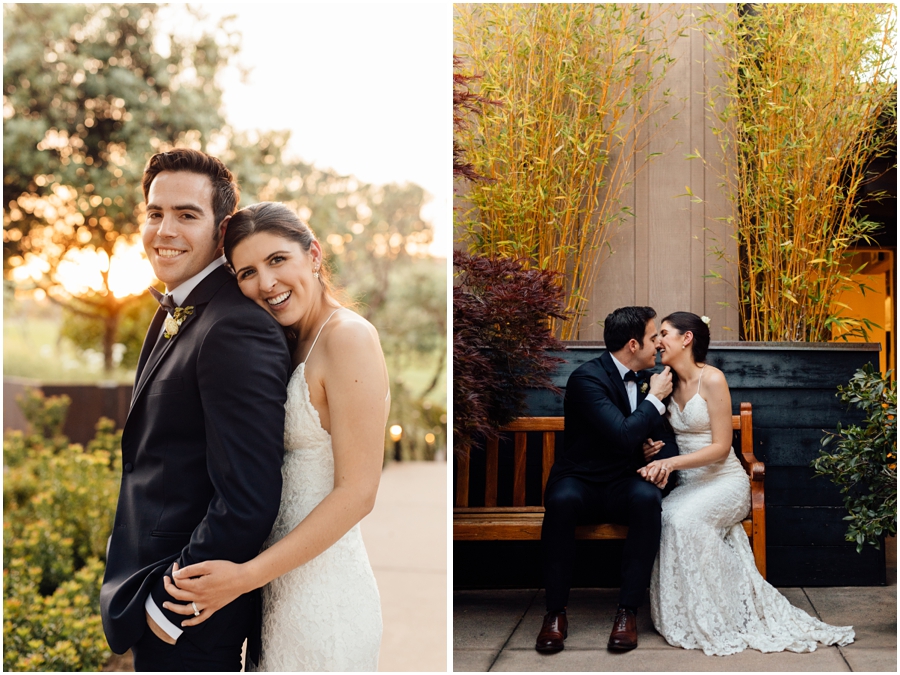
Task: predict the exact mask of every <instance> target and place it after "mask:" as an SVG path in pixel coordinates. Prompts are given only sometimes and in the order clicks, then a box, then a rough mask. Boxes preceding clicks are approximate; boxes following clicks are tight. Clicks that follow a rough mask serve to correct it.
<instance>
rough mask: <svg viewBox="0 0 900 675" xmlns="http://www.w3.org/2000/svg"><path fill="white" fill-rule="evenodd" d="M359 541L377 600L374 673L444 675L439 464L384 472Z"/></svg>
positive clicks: (443, 490) (443, 485)
mask: <svg viewBox="0 0 900 675" xmlns="http://www.w3.org/2000/svg"><path fill="white" fill-rule="evenodd" d="M362 533H363V539H364V540H365V542H366V549H367V550H368V552H369V560H370V561H371V563H372V569H373V570H374V572H375V578H376V580H377V581H378V590H379V591H380V592H381V606H382V614H383V619H384V636H383V638H382V642H381V656H380V658H379V663H378V669H379V670H380V671H382V672H384V671H420V672H421V671H425V672H429V671H439V672H446V671H447V669H448V663H447V463H446V462H406V463H403V464H389V465H388V466H387V468H385V470H384V473H383V474H382V476H381V486H380V487H379V489H378V498H377V499H376V501H375V508H374V509H373V510H372V513H370V514H369V515H368V516H367V517H366V518H365V519H364V520H363V522H362Z"/></svg>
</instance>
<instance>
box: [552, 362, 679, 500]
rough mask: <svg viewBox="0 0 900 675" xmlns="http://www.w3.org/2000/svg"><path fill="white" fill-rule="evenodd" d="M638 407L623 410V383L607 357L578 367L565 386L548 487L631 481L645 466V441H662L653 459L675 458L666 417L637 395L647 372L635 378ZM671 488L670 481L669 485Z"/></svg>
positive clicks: (625, 395) (625, 402)
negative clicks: (559, 444) (562, 428)
mask: <svg viewBox="0 0 900 675" xmlns="http://www.w3.org/2000/svg"><path fill="white" fill-rule="evenodd" d="M638 375H639V378H640V379H639V381H638V382H637V385H638V398H637V400H638V405H637V408H635V410H634V412H631V407H630V406H629V405H628V393H627V392H626V391H625V383H624V382H623V381H622V377H621V376H620V375H619V371H618V370H617V369H616V364H615V363H613V360H612V357H611V356H610V355H609V352H603V354H601V355H600V356H599V357H598V358H596V359H591V360H590V361H588V362H587V363H584V364H582V365H581V366H579V367H578V368H577V369H576V370H575V372H573V373H572V374H571V375H570V376H569V381H568V383H567V384H566V396H565V401H564V409H565V416H566V432H565V435H564V443H563V451H562V452H561V453H559V454H557V456H556V461H555V462H554V463H553V468H552V469H551V471H550V477H549V478H548V480H547V485H548V487H549V486H550V485H552V484H553V483H554V482H556V481H557V480H559V479H560V478H563V477H564V476H576V477H578V478H582V479H584V480H589V481H591V482H594V483H607V482H610V481H613V480H617V479H619V478H623V477H625V476H635V475H637V474H636V473H635V472H636V471H637V469H638V468H640V467H641V466H644V465H645V464H646V462H645V461H644V454H643V451H642V449H641V448H642V445H643V443H644V441H645V440H646V439H647V438H652V439H653V440H655V441H660V440H661V441H665V443H666V444H665V446H663V448H662V450H660V451H659V453H657V455H656V456H655V457H654V459H663V458H665V457H673V456H675V455H677V454H678V446H677V445H676V443H675V434H674V433H673V432H672V428H671V427H670V426H669V424H668V421H667V420H666V418H665V417H664V416H662V415H660V414H659V411H658V410H657V409H656V407H655V406H654V405H653V404H652V403H650V402H649V401H647V400H645V399H646V392H644V393H642V392H641V388H642V385H643V384H644V383H647V384H648V386H649V381H650V375H651V373H650V371H646V370H644V371H641V372H640V373H638ZM669 485H674V480H672V479H670V480H669Z"/></svg>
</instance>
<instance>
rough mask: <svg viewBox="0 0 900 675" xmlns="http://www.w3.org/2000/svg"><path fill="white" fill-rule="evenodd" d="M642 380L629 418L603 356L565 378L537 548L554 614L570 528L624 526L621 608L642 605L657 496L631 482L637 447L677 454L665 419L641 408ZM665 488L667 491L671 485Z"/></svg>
mask: <svg viewBox="0 0 900 675" xmlns="http://www.w3.org/2000/svg"><path fill="white" fill-rule="evenodd" d="M649 380H650V373H649V372H648V371H642V372H641V373H639V374H638V381H637V383H636V384H637V391H638V394H637V401H638V403H637V407H636V408H635V410H634V412H631V407H630V405H629V403H628V394H627V392H626V389H625V383H624V382H623V380H622V376H621V375H620V374H619V371H618V369H617V368H616V365H615V363H613V360H612V357H611V356H610V355H609V353H608V352H604V353H603V354H601V355H600V357H598V358H596V359H592V360H591V361H588V362H587V363H585V364H583V365H581V366H580V367H579V368H578V369H576V370H575V372H573V373H572V375H570V376H569V381H568V383H567V384H566V395H565V401H564V407H565V418H566V423H565V426H566V433H565V437H564V447H563V452H562V453H560V454H558V455H557V457H556V461H555V462H554V464H553V468H552V469H551V471H550V476H549V478H548V480H547V488H546V491H545V493H544V506H545V508H546V514H545V515H544V523H543V527H542V529H541V541H542V548H543V554H544V581H545V584H546V588H547V609H548V610H553V611H555V610H559V609H561V608H562V607H564V606H565V605H566V604H567V602H568V595H569V587H570V585H571V578H572V568H573V565H574V558H575V526H576V525H577V524H581V523H590V522H614V523H621V524H625V525H628V526H629V531H628V538H627V540H626V543H625V552H624V555H623V559H622V592H621V594H620V602H621V604H623V605H628V606H633V607H637V606H639V605H640V604H642V602H643V596H644V590H645V589H646V587H647V585H648V583H649V581H650V572H651V570H652V568H653V561H654V559H655V557H656V552H657V549H658V548H659V534H660V527H661V525H660V511H661V500H662V496H663V492H662V491H661V490H660V489H659V488H657V487H656V486H655V485H653V484H652V483H649V482H647V481H645V480H644V479H643V478H641V477H640V476H639V475H638V474H637V469H639V468H640V467H641V466H644V465H645V464H646V462H645V461H644V455H643V450H642V446H643V442H644V441H645V440H646V439H647V438H652V439H653V440H656V441H659V440H662V441H665V446H664V447H663V448H662V450H660V452H659V453H658V454H657V455H656V456H655V457H654V459H662V458H665V457H672V456H674V455H676V454H678V446H677V445H676V443H675V434H674V433H673V432H672V429H671V427H670V426H669V425H668V422H667V421H666V418H665V417H664V416H662V415H660V414H659V411H658V410H657V409H656V407H655V406H654V405H653V404H652V403H651V402H650V401H647V400H645V399H646V390H647V389H648V388H649ZM644 385H647V386H646V387H645V386H644ZM642 389H644V390H645V391H643V392H642V391H641V390H642ZM669 484H670V486H671V485H674V478H670V480H669Z"/></svg>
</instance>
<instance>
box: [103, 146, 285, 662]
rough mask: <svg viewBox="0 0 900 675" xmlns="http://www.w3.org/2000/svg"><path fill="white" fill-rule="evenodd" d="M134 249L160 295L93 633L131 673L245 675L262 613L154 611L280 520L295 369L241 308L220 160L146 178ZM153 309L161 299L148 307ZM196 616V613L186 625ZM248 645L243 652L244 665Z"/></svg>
mask: <svg viewBox="0 0 900 675" xmlns="http://www.w3.org/2000/svg"><path fill="white" fill-rule="evenodd" d="M143 189H144V197H145V199H146V201H147V221H146V223H145V225H144V228H143V242H144V249H145V251H146V252H147V256H148V257H149V259H150V263H151V264H152V266H153V270H154V272H155V273H156V277H157V278H158V279H159V280H160V281H162V282H164V283H165V285H166V290H167V291H168V293H167V294H166V295H165V296H161V295H160V297H159V298H158V299H159V300H160V304H161V307H160V308H159V309H158V310H157V312H156V316H155V317H154V318H153V322H152V323H151V324H150V328H149V330H148V331H147V337H146V338H145V340H144V346H143V349H142V350H141V355H140V360H139V364H138V369H137V376H136V380H135V386H134V394H133V397H132V401H131V409H130V411H129V413H128V419H127V421H126V423H125V429H124V432H123V434H122V466H123V474H122V484H121V491H120V494H119V504H118V507H117V509H116V517H115V526H114V528H113V533H112V536H110V541H109V546H108V549H107V562H106V574H105V576H104V579H103V587H102V589H101V591H100V608H101V614H102V617H103V628H104V630H105V631H106V636H107V640H108V641H109V644H110V647H111V648H112V650H113V651H114V652H116V653H124V652H125V651H126V650H128V649H129V648H131V649H132V651H133V653H134V665H135V670H138V671H213V670H214V671H228V670H231V671H239V670H240V668H241V646H242V644H243V642H244V639H245V638H247V637H248V636H252V635H253V633H254V630H255V631H256V635H257V636H258V616H259V598H258V593H257V594H247V595H244V596H241V597H240V598H238V599H237V600H235V601H234V602H232V603H231V604H230V605H227V606H226V607H224V608H222V609H220V610H219V611H218V612H216V613H215V614H214V615H213V616H212V617H210V619H209V620H208V621H205V622H203V623H201V624H199V625H196V626H190V627H182V626H181V621H182V619H183V618H184V617H182V616H180V615H179V614H176V613H174V612H171V611H169V610H168V609H167V608H166V607H165V606H164V603H166V602H167V601H169V602H171V601H173V600H174V599H173V598H172V597H171V596H169V595H168V594H167V593H166V591H165V588H164V584H163V577H164V576H170V577H171V573H172V569H173V563H178V565H179V566H180V567H184V566H186V565H190V564H192V563H196V562H201V561H204V560H213V559H223V560H231V561H233V562H237V563H240V562H244V561H247V560H249V559H250V558H253V557H254V556H255V555H256V554H257V553H258V552H259V550H260V547H261V545H262V544H263V542H264V540H265V538H266V537H267V535H268V534H269V531H270V530H271V527H272V523H273V522H274V520H275V517H276V515H277V513H278V508H279V502H280V496H281V464H282V459H283V454H284V445H283V434H284V403H285V398H286V387H287V381H288V376H289V373H290V367H291V362H290V355H289V353H288V348H287V344H286V341H285V337H284V333H283V331H282V329H281V327H280V326H279V325H278V324H277V323H276V322H275V320H274V319H273V318H272V317H271V316H270V315H269V314H268V313H267V312H266V311H265V310H264V309H262V308H261V307H259V306H258V305H257V304H256V303H254V302H253V301H252V300H250V299H248V298H246V297H244V296H243V295H242V294H241V292H240V290H239V289H238V285H237V283H236V281H235V279H234V276H233V275H232V274H231V272H230V271H229V270H228V268H227V267H225V266H224V262H225V258H224V256H223V255H222V237H223V234H224V232H225V227H226V225H227V223H228V220H229V219H230V218H231V215H232V213H234V211H235V207H236V205H237V202H238V188H237V185H236V183H235V181H234V177H233V176H232V174H231V172H230V171H228V169H227V168H226V167H225V166H224V165H223V164H222V162H220V161H219V160H218V159H216V158H214V157H210V156H209V155H206V154H204V153H202V152H197V151H194V150H188V149H177V150H173V151H171V152H166V153H160V154H157V155H154V156H153V157H152V158H151V159H150V162H149V163H148V165H147V168H146V169H145V171H144V177H143ZM157 295H159V294H158V293H157ZM203 609H204V608H203V607H196V606H195V607H194V612H195V614H198V613H200V612H202V611H203ZM256 647H257V644H256V641H254V640H252V639H251V646H250V653H249V654H248V656H250V657H252V656H253V652H254V649H255V648H256Z"/></svg>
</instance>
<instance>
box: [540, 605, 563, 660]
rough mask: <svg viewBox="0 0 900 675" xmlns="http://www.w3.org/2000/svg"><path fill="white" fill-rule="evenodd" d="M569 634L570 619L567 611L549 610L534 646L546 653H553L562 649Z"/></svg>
mask: <svg viewBox="0 0 900 675" xmlns="http://www.w3.org/2000/svg"><path fill="white" fill-rule="evenodd" d="M568 634H569V620H568V619H567V618H566V613H565V612H564V611H563V612H547V613H546V614H545V615H544V625H543V626H541V632H540V633H538V636H537V641H536V642H535V643H534V648H535V649H537V650H538V651H539V652H542V653H544V654H553V653H554V652H559V651H562V649H563V647H564V646H565V645H564V644H563V640H565V639H566V637H567V636H568Z"/></svg>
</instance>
